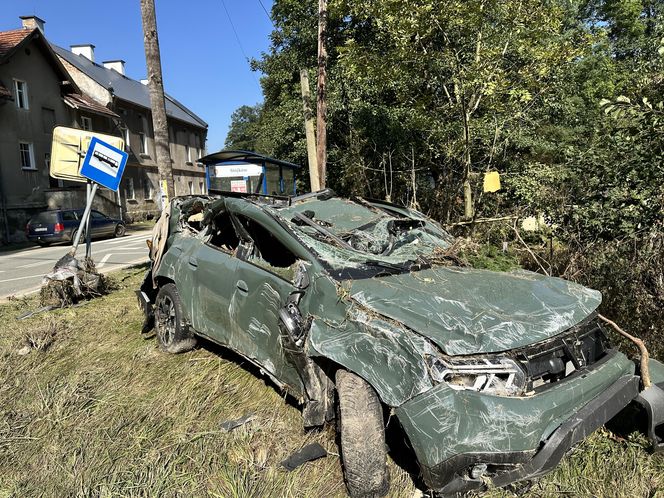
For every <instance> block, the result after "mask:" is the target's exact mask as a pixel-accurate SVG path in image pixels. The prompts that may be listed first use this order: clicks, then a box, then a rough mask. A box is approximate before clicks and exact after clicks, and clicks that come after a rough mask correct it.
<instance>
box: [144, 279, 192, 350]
mask: <svg viewBox="0 0 664 498" xmlns="http://www.w3.org/2000/svg"><path fill="white" fill-rule="evenodd" d="M154 307H155V309H154V318H155V330H156V332H157V334H156V335H157V342H158V343H159V347H160V348H161V349H162V350H164V351H166V352H168V353H184V352H185V351H189V350H191V349H193V348H194V347H195V346H196V336H194V333H193V331H192V330H191V327H189V325H188V324H187V323H186V321H185V320H184V312H183V309H182V300H181V299H180V294H179V293H178V290H177V288H176V287H175V284H166V285H164V286H163V287H161V288H160V289H159V292H158V293H157V298H156V299H155V306H154Z"/></svg>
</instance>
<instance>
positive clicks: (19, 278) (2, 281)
mask: <svg viewBox="0 0 664 498" xmlns="http://www.w3.org/2000/svg"><path fill="white" fill-rule="evenodd" d="M43 276H44V274H43V273H40V274H39V275H27V276H25V277H16V278H6V279H5V280H0V284H2V283H4V282H13V281H15V280H25V279H26V278H37V277H39V278H41V277H43Z"/></svg>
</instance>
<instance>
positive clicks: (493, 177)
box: [484, 171, 500, 192]
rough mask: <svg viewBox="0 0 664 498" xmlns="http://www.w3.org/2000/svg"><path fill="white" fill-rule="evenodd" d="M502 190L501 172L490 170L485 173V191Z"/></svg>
mask: <svg viewBox="0 0 664 498" xmlns="http://www.w3.org/2000/svg"><path fill="white" fill-rule="evenodd" d="M498 190H500V173H498V172H497V171H489V172H488V173H485V174H484V191H485V192H497V191H498Z"/></svg>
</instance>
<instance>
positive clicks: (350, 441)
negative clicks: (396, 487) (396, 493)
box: [336, 370, 390, 498]
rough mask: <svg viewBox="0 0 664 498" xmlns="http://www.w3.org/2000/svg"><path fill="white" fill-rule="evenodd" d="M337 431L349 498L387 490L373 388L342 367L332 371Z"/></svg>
mask: <svg viewBox="0 0 664 498" xmlns="http://www.w3.org/2000/svg"><path fill="white" fill-rule="evenodd" d="M336 387H337V393H338V397H339V399H338V407H337V431H338V433H339V440H340V442H341V460H342V462H343V467H344V477H345V479H346V486H347V487H348V493H349V494H350V496H351V497H352V498H360V497H362V498H369V497H379V496H385V495H386V494H387V491H388V490H389V486H390V483H389V473H388V469H387V450H386V448H385V426H384V424H383V408H382V406H381V404H380V400H379V399H378V395H377V394H376V391H374V389H373V388H372V387H371V386H370V385H369V384H368V383H367V382H366V381H365V380H364V379H362V378H361V377H358V376H357V375H355V374H353V373H350V372H348V371H346V370H338V371H337V375H336Z"/></svg>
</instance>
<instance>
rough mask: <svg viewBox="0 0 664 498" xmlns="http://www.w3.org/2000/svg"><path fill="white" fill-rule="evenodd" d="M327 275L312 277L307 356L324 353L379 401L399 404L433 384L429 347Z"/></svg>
mask: <svg viewBox="0 0 664 498" xmlns="http://www.w3.org/2000/svg"><path fill="white" fill-rule="evenodd" d="M337 285H338V284H337V283H336V282H334V281H333V280H332V279H331V278H329V277H318V278H316V279H315V280H314V281H313V282H312V286H311V292H310V293H308V294H309V295H310V299H311V300H310V301H309V310H310V313H311V315H312V316H313V322H312V324H311V329H310V331H309V336H308V338H307V350H308V352H309V354H310V355H311V356H324V357H327V358H329V359H331V360H332V361H334V362H336V363H338V364H339V365H342V366H344V367H345V368H347V369H348V370H350V371H352V372H355V373H356V374H358V375H359V376H361V377H362V378H364V379H365V380H366V381H367V382H369V383H370V384H371V385H372V386H373V387H374V389H376V392H377V393H378V396H379V397H380V398H381V399H382V400H383V402H384V403H386V404H387V405H390V406H398V405H400V404H402V403H404V402H405V401H406V400H408V399H411V398H412V397H413V396H416V395H417V394H419V393H422V392H425V391H427V390H429V389H431V387H432V383H431V379H430V377H429V373H428V371H427V367H426V364H425V361H424V355H427V354H428V355H432V354H436V351H435V349H434V347H433V346H432V345H431V343H430V342H429V341H428V340H426V339H425V338H424V337H421V336H419V335H417V334H415V333H413V332H411V331H409V330H408V329H406V328H405V327H403V326H402V325H401V324H399V323H397V322H394V321H392V320H389V319H386V318H384V317H381V316H378V315H375V314H373V313H370V312H369V313H368V312H367V311H365V310H362V309H361V308H360V307H358V306H356V305H350V306H349V304H348V301H347V300H345V299H343V298H342V297H341V296H340V295H339V294H340V293H341V294H342V293H343V292H344V290H343V289H338V288H337Z"/></svg>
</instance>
